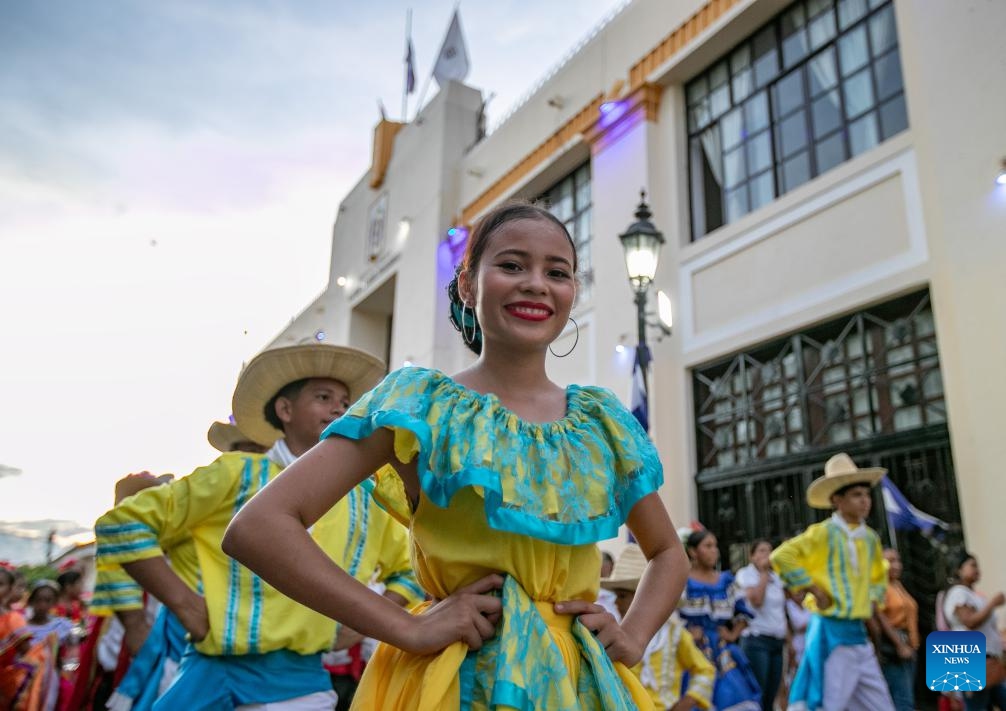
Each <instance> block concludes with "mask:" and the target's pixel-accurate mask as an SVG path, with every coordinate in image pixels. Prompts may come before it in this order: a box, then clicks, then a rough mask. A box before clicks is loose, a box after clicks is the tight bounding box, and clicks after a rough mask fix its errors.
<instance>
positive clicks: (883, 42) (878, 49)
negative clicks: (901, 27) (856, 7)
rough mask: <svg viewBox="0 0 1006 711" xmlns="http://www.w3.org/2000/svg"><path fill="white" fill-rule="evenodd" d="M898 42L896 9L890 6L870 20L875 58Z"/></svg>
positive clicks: (871, 42)
mask: <svg viewBox="0 0 1006 711" xmlns="http://www.w3.org/2000/svg"><path fill="white" fill-rule="evenodd" d="M897 41H898V35H897V32H896V31H895V29H894V8H893V7H891V6H890V5H888V6H887V7H885V8H884V9H883V10H881V11H880V12H878V13H877V14H876V15H874V16H873V17H871V18H870V44H871V45H872V46H873V56H874V57H876V56H878V55H881V54H883V53H884V52H886V51H887V50H888V49H890V48H891V47H893V46H894V45H895V44H896V43H897Z"/></svg>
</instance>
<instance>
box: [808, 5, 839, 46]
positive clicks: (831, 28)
mask: <svg viewBox="0 0 1006 711" xmlns="http://www.w3.org/2000/svg"><path fill="white" fill-rule="evenodd" d="M807 32H808V34H809V35H810V48H811V49H817V48H818V47H821V46H823V45H825V44H827V43H828V42H831V40H833V39H835V15H834V14H832V13H831V12H826V13H824V14H822V15H821V16H819V17H815V18H814V19H813V20H811V21H810V23H809V24H808V25H807Z"/></svg>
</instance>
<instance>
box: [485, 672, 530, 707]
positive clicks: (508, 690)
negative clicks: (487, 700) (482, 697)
mask: <svg viewBox="0 0 1006 711" xmlns="http://www.w3.org/2000/svg"><path fill="white" fill-rule="evenodd" d="M499 706H508V707H513V708H515V709H517V710H518V711H534V704H533V703H531V699H529V698H528V697H527V691H525V690H524V689H522V688H520V687H519V686H517V685H516V684H511V683H510V682H509V681H503V680H502V679H501V680H500V681H497V682H496V683H495V684H494V685H493V699H492V703H491V704H490V708H497V707H499Z"/></svg>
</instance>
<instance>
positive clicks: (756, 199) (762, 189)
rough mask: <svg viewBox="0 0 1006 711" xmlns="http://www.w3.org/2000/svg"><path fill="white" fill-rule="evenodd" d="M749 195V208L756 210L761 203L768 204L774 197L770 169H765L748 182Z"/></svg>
mask: <svg viewBox="0 0 1006 711" xmlns="http://www.w3.org/2000/svg"><path fill="white" fill-rule="evenodd" d="M748 191H749V193H750V195H751V209H752V210H757V209H758V208H759V207H761V206H762V205H768V204H769V203H770V202H772V200H773V199H774V198H775V185H774V184H773V182H772V171H771V170H767V171H765V172H764V173H762V174H761V175H759V176H758V177H756V178H752V179H751V182H750V183H748Z"/></svg>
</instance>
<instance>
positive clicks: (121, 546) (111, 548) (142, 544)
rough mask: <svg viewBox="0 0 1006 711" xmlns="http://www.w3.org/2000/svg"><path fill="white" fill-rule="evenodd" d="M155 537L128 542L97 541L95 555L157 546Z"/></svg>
mask: <svg viewBox="0 0 1006 711" xmlns="http://www.w3.org/2000/svg"><path fill="white" fill-rule="evenodd" d="M157 547H158V545H157V538H156V537H155V538H152V539H151V540H142V541H130V542H129V543H111V544H109V543H100V542H99V543H98V550H97V556H98V557H99V558H100V557H101V556H108V555H115V554H116V553H133V552H135V551H142V550H146V549H148V548H157Z"/></svg>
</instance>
